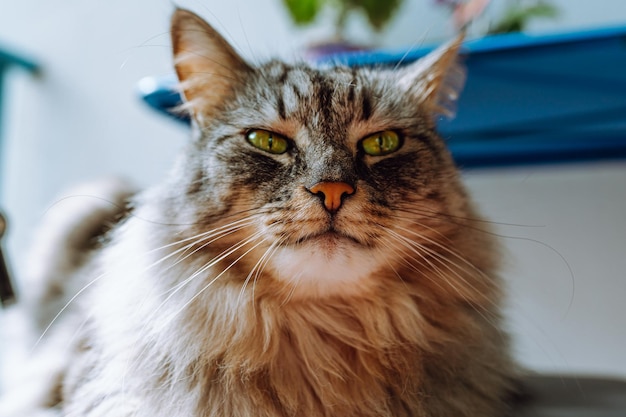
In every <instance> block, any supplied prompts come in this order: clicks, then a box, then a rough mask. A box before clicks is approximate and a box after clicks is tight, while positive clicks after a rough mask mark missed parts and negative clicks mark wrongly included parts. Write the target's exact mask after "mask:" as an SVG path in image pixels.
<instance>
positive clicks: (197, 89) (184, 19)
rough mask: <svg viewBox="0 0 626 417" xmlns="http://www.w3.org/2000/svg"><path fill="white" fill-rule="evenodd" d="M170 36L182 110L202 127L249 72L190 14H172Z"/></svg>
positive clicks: (220, 39)
mask: <svg viewBox="0 0 626 417" xmlns="http://www.w3.org/2000/svg"><path fill="white" fill-rule="evenodd" d="M171 36H172V49H173V53H174V65H175V68H176V73H177V74H178V80H179V81H180V88H181V90H182V91H181V92H182V94H183V95H184V99H185V104H184V106H183V107H186V108H188V109H189V110H190V111H191V113H192V114H193V116H194V117H195V118H196V120H197V121H198V123H202V120H203V119H204V118H206V117H209V116H210V115H211V114H212V113H213V112H214V111H215V109H216V108H218V107H220V106H222V105H223V103H224V101H225V100H227V99H228V98H229V96H230V95H231V93H232V91H233V88H234V87H235V85H236V84H237V83H239V82H241V79H242V78H243V77H245V73H246V72H248V71H251V69H250V67H249V66H248V64H246V62H245V61H244V60H243V59H242V58H241V57H240V56H239V55H238V54H237V52H235V50H234V49H233V48H232V46H230V44H229V43H228V42H227V41H226V40H225V39H224V38H223V37H222V36H221V35H220V34H219V33H217V31H216V30H215V29H213V28H212V27H211V26H210V25H209V24H208V23H206V22H205V21H204V20H202V18H200V17H199V16H197V15H196V14H194V13H192V12H190V11H187V10H183V9H177V10H176V11H175V12H174V15H173V17H172V23H171Z"/></svg>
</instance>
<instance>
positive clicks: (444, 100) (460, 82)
mask: <svg viewBox="0 0 626 417" xmlns="http://www.w3.org/2000/svg"><path fill="white" fill-rule="evenodd" d="M463 38H464V36H463V34H460V35H459V36H457V38H456V39H454V40H453V41H451V42H449V43H447V44H444V45H443V46H441V47H439V48H437V49H435V50H434V51H433V52H431V53H429V54H428V55H426V56H425V57H423V58H421V59H420V60H418V61H417V62H415V63H414V64H411V65H409V66H408V67H406V68H405V69H404V74H403V75H402V76H401V78H400V83H401V85H402V86H404V87H405V88H407V89H408V90H409V91H412V92H413V93H414V94H415V95H416V96H417V98H418V100H419V101H420V104H422V105H423V106H426V108H427V110H428V111H430V112H431V113H432V114H433V116H437V115H444V116H447V117H454V115H455V113H456V102H457V100H458V98H459V95H460V93H461V90H462V89H463V86H464V85H465V78H466V72H465V68H464V67H463V65H461V64H460V62H459V50H460V48H461V44H462V43H463Z"/></svg>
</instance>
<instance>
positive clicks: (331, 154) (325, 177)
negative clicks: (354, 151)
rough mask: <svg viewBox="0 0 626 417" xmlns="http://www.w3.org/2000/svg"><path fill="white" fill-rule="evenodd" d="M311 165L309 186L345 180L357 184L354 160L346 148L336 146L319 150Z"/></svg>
mask: <svg viewBox="0 0 626 417" xmlns="http://www.w3.org/2000/svg"><path fill="white" fill-rule="evenodd" d="M310 166H311V172H310V174H311V177H310V181H309V188H310V187H312V186H313V185H315V184H318V183H321V182H343V183H347V184H349V185H351V186H352V187H354V186H355V185H356V173H355V168H354V161H353V158H352V155H351V154H350V153H349V152H348V151H346V150H340V149H337V148H334V149H332V150H331V149H327V150H326V152H319V153H317V155H316V156H315V159H314V160H313V161H310Z"/></svg>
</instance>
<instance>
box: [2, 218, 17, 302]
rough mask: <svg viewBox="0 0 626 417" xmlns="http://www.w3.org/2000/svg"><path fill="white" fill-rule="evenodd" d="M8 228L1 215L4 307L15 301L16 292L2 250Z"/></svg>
mask: <svg viewBox="0 0 626 417" xmlns="http://www.w3.org/2000/svg"><path fill="white" fill-rule="evenodd" d="M6 226H7V223H6V219H5V217H4V215H3V214H2V213H0V304H1V305H2V306H3V307H6V306H8V305H9V304H11V303H13V302H14V301H15V291H14V290H13V284H12V282H11V277H10V276H9V268H8V267H7V264H6V260H5V259H4V252H3V250H2V238H3V237H4V233H5V232H6Z"/></svg>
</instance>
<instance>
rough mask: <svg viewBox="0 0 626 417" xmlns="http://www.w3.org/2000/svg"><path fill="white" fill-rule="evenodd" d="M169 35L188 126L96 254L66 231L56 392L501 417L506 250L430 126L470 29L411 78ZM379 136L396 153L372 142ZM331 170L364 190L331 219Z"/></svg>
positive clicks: (199, 26)
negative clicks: (262, 137)
mask: <svg viewBox="0 0 626 417" xmlns="http://www.w3.org/2000/svg"><path fill="white" fill-rule="evenodd" d="M172 31H173V43H174V53H175V62H176V69H177V72H178V74H179V77H180V78H181V87H182V89H183V93H184V95H185V97H186V100H187V105H186V107H187V108H188V109H189V111H190V113H191V115H192V116H193V118H194V130H195V133H194V140H193V141H192V142H191V143H190V144H189V146H188V149H187V150H186V151H185V152H184V153H183V155H182V156H181V157H180V159H179V160H178V163H177V164H176V166H175V168H174V169H173V171H172V173H171V175H170V176H169V178H168V180H167V181H165V182H164V183H163V184H161V185H159V186H157V187H154V188H152V189H151V190H147V191H145V192H142V193H141V194H139V195H138V196H136V197H134V198H133V200H132V207H134V210H133V211H132V214H131V215H129V216H127V217H126V218H125V219H124V220H122V221H120V222H119V223H118V224H117V226H116V227H115V228H114V230H113V231H112V232H111V233H110V234H108V238H107V240H106V241H105V242H106V243H105V245H104V246H103V247H102V248H100V249H98V250H97V251H95V252H94V251H91V250H89V251H88V253H89V256H86V257H85V256H83V255H82V254H84V253H85V252H84V250H83V249H84V248H85V245H84V244H83V245H77V246H76V245H74V246H72V248H73V249H72V251H69V252H68V253H66V254H63V257H67V259H73V258H75V256H78V255H79V254H80V257H81V258H80V259H81V262H80V266H78V267H77V268H75V270H74V271H71V273H69V272H68V271H66V270H65V271H61V272H62V273H61V272H59V271H55V268H56V267H55V265H56V264H55V263H49V264H47V265H46V266H47V267H49V268H50V270H49V272H50V273H51V274H56V273H59V276H66V275H68V276H71V279H69V281H70V282H80V283H81V287H79V288H80V289H79V291H78V292H77V294H79V295H80V297H77V298H76V299H75V300H72V303H70V306H71V310H72V311H74V313H73V314H69V315H68V316H67V317H66V318H65V320H61V319H59V321H60V322H59V323H57V325H58V327H59V328H60V329H66V330H65V331H66V332H67V331H68V330H67V329H69V331H70V332H73V334H75V336H76V337H75V340H74V342H73V343H72V347H73V350H71V351H70V352H69V353H67V352H68V351H67V349H65V350H64V352H65V353H63V352H61V353H60V355H61V357H62V358H65V360H64V361H61V366H60V367H59V373H58V378H57V381H59V382H60V386H57V385H55V384H51V385H50V389H51V392H53V393H57V394H59V395H58V404H56V405H57V406H58V407H59V410H62V411H61V414H62V415H65V416H76V417H78V416H80V417H98V416H112V415H114V416H116V417H154V416H198V417H226V416H229V417H230V416H232V417H234V416H240V417H253V416H254V417H288V416H307V417H328V416H342V417H370V416H371V417H374V416H377V417H452V416H454V417H463V416H465V417H476V416H481V417H495V416H499V415H501V414H502V413H504V412H506V409H507V404H506V400H507V395H508V392H509V391H510V390H511V388H512V379H513V377H514V374H515V371H514V370H515V367H514V365H513V364H512V361H511V359H510V357H509V351H508V338H507V336H506V333H505V332H503V331H502V330H501V320H500V316H499V300H500V298H501V296H500V292H499V291H500V289H499V280H498V277H497V264H498V262H497V260H498V254H497V249H496V246H497V245H496V242H494V241H493V238H492V235H491V234H490V233H489V230H488V228H487V227H486V224H485V222H483V221H482V220H481V219H480V216H479V215H478V213H477V212H476V210H475V209H474V208H473V206H472V204H471V202H470V201H469V198H468V197H467V195H466V194H465V191H464V189H463V186H462V184H461V181H460V179H459V177H458V173H457V171H456V168H455V167H454V164H453V162H452V159H451V157H450V155H449V153H448V152H447V150H446V148H445V146H444V144H443V142H442V140H441V139H440V138H439V137H438V136H437V134H436V133H435V126H434V122H433V116H434V113H436V112H438V111H440V110H441V108H442V106H446V107H448V105H449V103H448V102H449V101H450V100H451V99H452V98H453V97H454V96H455V95H456V94H457V93H458V88H460V86H459V85H457V84H458V83H456V84H453V85H450V84H447V81H446V80H450V79H454V80H458V78H459V77H457V76H456V75H458V74H460V73H461V71H460V70H459V68H458V67H457V66H456V65H455V63H454V62H455V59H454V58H455V57H456V53H457V50H458V46H459V41H457V42H454V43H452V44H450V45H448V46H445V47H444V48H442V49H440V50H438V51H436V52H435V53H433V54H432V55H430V56H429V57H428V58H427V59H426V60H424V61H422V62H418V63H417V64H413V65H410V66H408V67H406V68H403V69H400V70H398V71H391V70H376V71H374V70H367V69H351V68H331V69H315V68H311V67H309V66H306V65H287V64H284V63H281V62H277V61H272V62H269V63H267V64H264V65H262V66H260V67H258V68H252V67H249V66H248V65H247V64H246V63H245V62H244V61H243V60H242V59H241V58H239V56H238V55H237V54H236V53H235V52H234V50H233V49H232V48H230V46H228V44H227V43H226V42H225V41H224V40H223V38H221V37H220V36H219V35H218V34H217V32H215V31H214V30H213V29H212V28H211V27H210V26H208V25H207V24H206V23H204V22H202V20H201V19H199V18H198V17H197V16H195V15H193V14H191V13H189V12H186V11H177V13H176V15H175V17H174V23H173V29H172ZM451 74H452V75H451ZM455 74H456V75H455ZM214 82H215V83H217V84H215V83H214ZM210 85H218V86H219V88H217V89H216V90H214V91H211V90H208V91H207V86H210ZM442 96H443V97H442ZM249 129H265V130H271V131H275V132H278V133H279V134H280V135H283V136H284V137H287V138H289V139H288V140H289V141H290V142H289V143H290V148H289V151H288V152H285V153H283V154H280V155H270V154H268V153H267V152H264V151H262V150H259V149H255V147H254V146H252V145H251V144H250V143H248V142H247V141H246V132H247V131H249ZM385 130H393V131H395V132H399V135H401V140H402V143H401V147H399V148H398V150H397V152H394V153H392V154H389V155H384V156H380V157H378V156H371V155H366V154H364V150H363V148H362V145H361V143H362V139H363V138H364V137H367V136H368V135H371V134H373V133H375V132H380V131H385ZM323 181H335V182H338V181H341V182H344V183H346V184H350V187H352V189H353V190H354V192H353V193H352V194H351V195H349V196H344V197H345V198H344V199H343V200H342V202H341V208H340V209H339V210H338V211H336V212H332V213H329V211H328V210H326V209H325V208H324V205H323V204H321V201H320V198H319V196H318V195H316V194H315V193H313V192H312V191H311V187H312V185H314V184H317V183H319V182H323ZM94 213H97V210H96V211H94ZM82 218H83V219H89V218H96V219H98V218H99V219H100V220H101V221H100V223H105V222H106V221H108V219H109V218H110V216H101V215H94V216H91V217H90V216H88V215H87V216H83V217H82ZM88 224H92V226H93V223H92V222H88ZM70 229H71V227H68V228H67V230H66V231H65V233H64V235H65V236H67V237H69V236H71V235H72V233H73V232H70ZM89 229H90V230H99V229H100V228H99V227H91V226H90V227H89ZM87 235H89V236H91V235H93V233H87ZM81 241H83V243H84V241H85V240H84V239H82V240H81ZM90 248H91V247H90ZM92 254H93V255H94V256H91V255H92ZM56 269H58V268H56ZM68 313H71V312H70V311H69V310H68ZM61 321H62V322H61ZM51 330H52V329H51ZM59 332H60V333H59V334H64V333H63V332H62V331H60V330H59ZM53 346H54V347H55V348H56V349H58V348H59V345H55V344H53ZM70 358H71V360H70ZM59 387H60V391H58V390H57V388H59ZM48 405H50V404H48ZM24 415H26V414H24ZM24 415H22V416H21V417H24Z"/></svg>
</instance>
